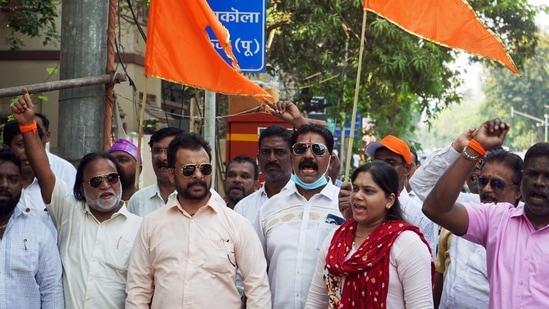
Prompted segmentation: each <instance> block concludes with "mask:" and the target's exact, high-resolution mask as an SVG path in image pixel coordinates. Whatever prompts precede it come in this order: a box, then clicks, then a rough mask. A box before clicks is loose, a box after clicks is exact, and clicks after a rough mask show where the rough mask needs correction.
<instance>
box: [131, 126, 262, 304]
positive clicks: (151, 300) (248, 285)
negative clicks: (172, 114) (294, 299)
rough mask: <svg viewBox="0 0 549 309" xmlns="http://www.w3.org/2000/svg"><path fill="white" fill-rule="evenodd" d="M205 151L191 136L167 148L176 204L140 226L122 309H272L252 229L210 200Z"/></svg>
mask: <svg viewBox="0 0 549 309" xmlns="http://www.w3.org/2000/svg"><path fill="white" fill-rule="evenodd" d="M211 159H212V155H211V148H210V146H209V144H208V143H207V142H206V141H204V139H203V138H202V137H201V136H200V135H198V134H196V133H185V134H180V135H178V136H176V137H175V138H174V139H173V140H172V141H171V143H170V145H169V147H168V166H169V167H170V169H169V179H170V181H171V182H172V183H174V184H175V188H176V190H177V196H176V197H175V198H174V199H172V200H169V201H168V204H167V205H166V206H164V207H161V208H160V209H158V210H156V211H154V212H152V213H151V214H149V215H147V216H146V217H145V218H144V219H143V225H142V227H141V230H140V232H139V236H138V240H137V241H136V244H135V247H134V249H133V252H132V257H131V262H130V267H129V272H128V288H127V292H128V297H127V298H126V309H135V308H143V309H145V308H151V309H159V308H234V309H238V308H240V307H241V305H242V303H241V299H240V294H239V293H238V291H237V288H236V286H235V279H236V272H237V269H239V270H240V271H241V273H242V277H243V283H244V291H245V293H246V295H247V297H248V300H247V308H258V309H260V308H261V309H264V308H271V297H270V296H271V293H270V291H269V284H268V279H267V274H266V272H265V270H266V268H267V265H266V262H265V258H264V256H263V251H262V250H261V243H260V242H259V240H258V239H257V236H256V235H255V233H254V231H253V228H252V226H251V224H250V222H248V221H247V220H246V219H245V218H243V217H242V216H240V215H238V214H237V213H235V212H234V211H233V210H232V209H229V208H227V207H226V206H225V204H224V203H219V202H218V201H216V199H214V198H213V196H212V194H211V193H210V187H211V182H212V177H211V174H212V171H213V168H212V165H211V163H210V162H211Z"/></svg>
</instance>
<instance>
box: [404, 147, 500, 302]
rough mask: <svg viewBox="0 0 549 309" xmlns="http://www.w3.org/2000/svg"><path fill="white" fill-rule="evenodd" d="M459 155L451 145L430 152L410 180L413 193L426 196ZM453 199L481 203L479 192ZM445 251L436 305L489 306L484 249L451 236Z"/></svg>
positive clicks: (463, 194)
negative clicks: (445, 266)
mask: <svg viewBox="0 0 549 309" xmlns="http://www.w3.org/2000/svg"><path fill="white" fill-rule="evenodd" d="M460 155H461V154H460V153H459V152H457V151H456V150H455V149H454V147H452V145H451V144H450V145H448V146H446V147H444V148H441V149H438V150H435V151H433V152H432V153H431V154H430V155H429V156H428V157H427V159H426V160H425V161H424V162H423V164H422V165H421V166H420V167H419V169H417V170H416V172H415V173H414V175H413V176H412V178H411V179H410V185H411V186H412V188H413V189H414V192H415V193H416V194H417V195H418V196H419V197H420V198H422V199H425V198H426V197H427V195H429V193H430V192H431V190H432V189H433V187H434V186H435V185H436V183H437V181H438V180H439V179H440V177H441V176H442V174H444V172H445V171H446V170H447V169H448V168H449V167H450V165H452V163H454V162H455V161H456V160H457V159H458V158H459V156H460ZM456 202H459V203H470V202H473V203H480V198H479V195H478V194H472V193H463V192H461V193H460V194H459V195H458V198H457V200H456ZM448 251H449V254H450V265H449V266H448V269H447V271H446V276H445V277H444V285H443V290H442V295H441V299H440V306H439V308H441V309H442V308H456V309H458V308H459V309H461V308H464V309H467V308H475V309H477V308H478V309H481V308H488V299H489V294H490V289H489V284H488V277H487V269H486V249H484V247H482V246H480V245H477V244H475V243H473V242H470V241H468V240H466V239H463V238H461V237H459V236H456V235H453V236H452V238H451V241H450V246H449V249H448Z"/></svg>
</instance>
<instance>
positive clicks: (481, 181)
mask: <svg viewBox="0 0 549 309" xmlns="http://www.w3.org/2000/svg"><path fill="white" fill-rule="evenodd" d="M488 183H490V188H492V190H494V191H498V192H501V191H503V189H505V186H506V184H505V182H503V180H501V179H497V178H494V179H488V178H486V177H483V176H480V177H478V178H477V185H478V187H479V188H484V187H485V186H486V185H487V184H488Z"/></svg>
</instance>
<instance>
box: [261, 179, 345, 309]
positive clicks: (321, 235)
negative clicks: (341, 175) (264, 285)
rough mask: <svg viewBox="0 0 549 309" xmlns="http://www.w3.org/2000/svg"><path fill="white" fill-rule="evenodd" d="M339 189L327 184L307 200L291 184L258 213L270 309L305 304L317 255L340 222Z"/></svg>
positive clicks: (289, 308)
mask: <svg viewBox="0 0 549 309" xmlns="http://www.w3.org/2000/svg"><path fill="white" fill-rule="evenodd" d="M338 193H339V188H338V187H336V186H334V185H333V184H332V183H331V182H330V181H329V182H328V184H327V185H326V186H325V187H324V188H323V189H322V191H321V192H320V193H317V194H315V195H314V196H313V197H312V198H311V199H310V200H309V201H307V200H306V199H305V198H304V197H303V196H302V195H301V194H300V193H299V192H298V191H297V187H296V184H295V183H294V182H289V183H288V184H287V185H286V189H284V191H282V192H280V193H279V194H276V195H274V196H273V197H271V198H270V199H269V200H268V201H267V202H265V203H264V204H263V206H261V209H260V210H259V216H258V222H259V228H260V230H259V234H258V235H259V238H260V240H261V241H262V243H263V246H264V250H265V256H266V257H267V263H268V265H269V271H268V273H269V285H270V287H271V293H272V299H273V308H284V309H291V308H295V309H301V308H303V306H304V305H305V300H306V298H307V293H308V292H309V286H310V284H311V279H312V277H313V273H314V269H315V265H316V260H317V257H318V252H319V250H320V247H321V245H322V243H323V242H324V239H325V238H326V236H327V235H328V233H329V232H330V231H331V230H333V229H334V228H336V227H337V226H338V225H337V224H334V223H333V222H334V220H333V218H334V217H338V218H340V219H341V221H343V218H342V215H341V213H340V212H339V206H338Z"/></svg>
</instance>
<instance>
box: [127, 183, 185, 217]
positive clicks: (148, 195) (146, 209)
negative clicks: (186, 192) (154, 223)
mask: <svg viewBox="0 0 549 309" xmlns="http://www.w3.org/2000/svg"><path fill="white" fill-rule="evenodd" d="M175 196H177V191H173V192H172V193H171V194H170V195H169V196H168V200H167V201H166V202H164V199H162V196H161V195H160V190H159V188H158V184H156V183H154V184H152V185H150V186H148V187H145V188H143V189H141V190H139V191H137V192H135V193H134V194H133V195H132V197H131V198H130V201H129V202H128V210H129V211H130V212H131V213H133V214H136V215H138V216H141V217H144V216H146V215H148V214H150V213H151V212H153V211H155V210H157V209H158V208H160V207H162V206H164V205H166V204H167V203H168V202H169V201H170V200H171V199H173V198H175Z"/></svg>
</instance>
